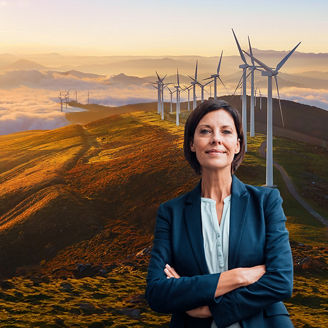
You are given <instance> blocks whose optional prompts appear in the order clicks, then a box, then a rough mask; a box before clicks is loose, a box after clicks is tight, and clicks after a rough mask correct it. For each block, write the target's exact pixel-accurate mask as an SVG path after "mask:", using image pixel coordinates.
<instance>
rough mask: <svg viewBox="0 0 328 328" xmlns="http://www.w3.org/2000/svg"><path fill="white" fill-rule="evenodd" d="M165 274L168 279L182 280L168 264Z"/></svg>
mask: <svg viewBox="0 0 328 328" xmlns="http://www.w3.org/2000/svg"><path fill="white" fill-rule="evenodd" d="M164 272H165V274H166V276H167V278H168V279H169V278H177V279H178V278H180V276H179V275H178V274H177V272H176V271H175V270H174V268H172V267H171V266H170V265H168V264H166V265H165V269H164Z"/></svg>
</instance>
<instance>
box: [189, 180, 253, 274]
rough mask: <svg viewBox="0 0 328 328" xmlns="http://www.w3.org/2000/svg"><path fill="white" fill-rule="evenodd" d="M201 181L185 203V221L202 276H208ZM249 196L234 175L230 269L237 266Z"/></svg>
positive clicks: (231, 205) (230, 232)
mask: <svg viewBox="0 0 328 328" xmlns="http://www.w3.org/2000/svg"><path fill="white" fill-rule="evenodd" d="M201 181H202V180H200V181H199V183H198V184H197V186H196V187H195V188H194V189H193V190H192V191H190V192H189V194H188V195H187V197H186V201H185V209H184V221H185V225H186V231H187V233H188V237H189V240H190V244H191V246H192V251H193V254H194V257H195V259H196V262H197V264H198V267H199V271H200V272H201V274H208V273H209V271H208V267H207V264H206V258H205V252H204V239H203V233H202V219H201V208H200V204H201V200H200V198H201ZM248 200H249V194H248V192H247V189H246V188H245V184H244V183H243V182H241V181H240V180H239V179H238V178H237V177H236V176H235V175H234V174H233V175H232V185H231V202H230V229H229V230H230V231H229V255H228V256H229V258H228V269H229V270H230V269H233V268H235V267H236V265H237V260H238V256H237V255H238V253H239V245H240V240H241V237H242V232H243V230H244V228H245V222H246V212H247V205H248Z"/></svg>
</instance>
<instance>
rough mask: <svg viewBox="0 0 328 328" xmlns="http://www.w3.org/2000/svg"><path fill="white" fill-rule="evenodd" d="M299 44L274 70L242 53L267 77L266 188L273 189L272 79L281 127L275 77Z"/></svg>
mask: <svg viewBox="0 0 328 328" xmlns="http://www.w3.org/2000/svg"><path fill="white" fill-rule="evenodd" d="M300 43H301V42H299V43H298V44H297V45H296V46H295V47H294V48H293V49H292V50H291V51H290V52H289V53H288V54H287V55H286V56H285V57H284V58H283V59H282V60H281V61H280V62H279V63H278V65H277V66H276V68H275V69H272V68H271V67H269V66H267V65H266V64H264V63H263V62H261V61H260V60H258V59H257V58H255V57H254V56H253V55H252V56H251V55H250V54H248V53H247V52H246V51H244V52H245V53H246V54H247V55H248V56H251V57H252V58H253V59H254V61H256V62H257V63H258V64H259V65H260V66H261V67H262V68H263V69H264V71H262V75H263V76H267V77H268V98H267V149H266V186H267V187H273V154H272V77H274V79H275V82H276V87H277V93H278V98H279V107H280V114H281V119H282V124H283V127H284V126H285V125H284V120H283V116H282V110H281V104H280V95H279V87H278V80H277V75H278V73H279V70H280V69H281V67H282V66H283V65H284V64H285V63H286V61H287V59H288V58H289V57H290V56H291V55H292V54H293V52H294V51H295V50H296V48H297V47H298V46H299V45H300Z"/></svg>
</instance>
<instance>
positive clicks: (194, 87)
mask: <svg viewBox="0 0 328 328" xmlns="http://www.w3.org/2000/svg"><path fill="white" fill-rule="evenodd" d="M197 67H198V60H196V68H195V78H193V77H191V76H190V75H188V76H189V77H190V78H191V79H192V81H191V85H192V93H193V105H192V109H195V108H196V107H197V97H196V85H197V84H198V81H197Z"/></svg>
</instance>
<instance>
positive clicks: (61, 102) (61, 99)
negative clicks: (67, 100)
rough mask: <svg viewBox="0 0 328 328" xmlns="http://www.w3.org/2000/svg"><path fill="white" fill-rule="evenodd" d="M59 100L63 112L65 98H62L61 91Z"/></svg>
mask: <svg viewBox="0 0 328 328" xmlns="http://www.w3.org/2000/svg"><path fill="white" fill-rule="evenodd" d="M58 98H59V100H60V111H61V112H62V111H63V100H64V98H63V97H62V93H61V91H59V97H58Z"/></svg>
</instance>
